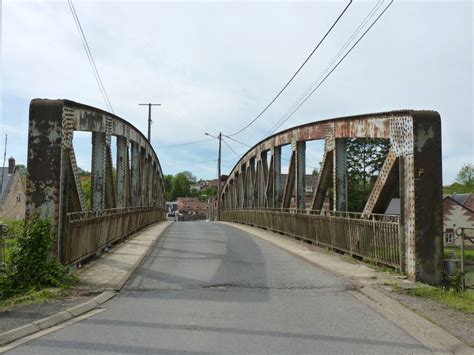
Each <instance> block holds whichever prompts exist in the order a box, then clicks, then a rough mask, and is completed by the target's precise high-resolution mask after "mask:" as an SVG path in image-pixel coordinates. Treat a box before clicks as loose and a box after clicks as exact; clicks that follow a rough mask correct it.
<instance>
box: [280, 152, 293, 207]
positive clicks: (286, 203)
mask: <svg viewBox="0 0 474 355" xmlns="http://www.w3.org/2000/svg"><path fill="white" fill-rule="evenodd" d="M295 160H296V152H295V151H294V150H293V151H292V152H291V159H290V167H289V169H288V178H287V179H286V185H285V191H284V193H283V205H282V209H287V208H290V206H291V197H292V196H294V190H295V176H296V173H295V170H296V168H295V165H296V162H295Z"/></svg>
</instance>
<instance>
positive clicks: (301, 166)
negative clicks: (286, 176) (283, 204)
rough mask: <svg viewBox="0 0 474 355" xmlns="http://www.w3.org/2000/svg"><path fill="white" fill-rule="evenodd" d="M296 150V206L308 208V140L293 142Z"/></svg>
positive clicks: (293, 147)
mask: <svg viewBox="0 0 474 355" xmlns="http://www.w3.org/2000/svg"><path fill="white" fill-rule="evenodd" d="M292 149H294V152H295V159H296V164H295V185H296V186H295V201H296V208H298V209H301V210H302V209H305V208H306V142H305V141H297V142H294V143H293V144H292Z"/></svg>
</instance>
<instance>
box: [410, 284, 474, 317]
mask: <svg viewBox="0 0 474 355" xmlns="http://www.w3.org/2000/svg"><path fill="white" fill-rule="evenodd" d="M406 292H407V293H408V294H411V295H413V296H416V297H422V298H429V299H432V300H436V301H439V302H441V303H444V304H445V305H447V306H448V307H451V308H453V309H456V310H458V311H462V312H465V313H474V293H471V292H468V291H465V292H457V291H453V290H449V291H446V290H444V289H440V288H434V287H417V288H414V289H410V290H407V291H406Z"/></svg>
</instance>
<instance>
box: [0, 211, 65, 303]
mask: <svg viewBox="0 0 474 355" xmlns="http://www.w3.org/2000/svg"><path fill="white" fill-rule="evenodd" d="M15 228H17V229H16V230H15V231H14V232H12V233H15V234H14V235H13V234H12V237H13V238H14V239H15V243H14V245H13V247H12V249H11V252H10V259H9V262H8V264H7V267H6V270H5V274H3V275H2V276H1V277H0V299H5V298H8V297H11V296H13V295H16V294H20V293H25V292H28V291H31V290H40V289H41V288H43V287H49V286H54V287H63V286H68V285H70V284H72V283H73V282H74V279H73V278H72V277H71V276H70V275H68V271H67V268H65V267H64V266H63V265H61V263H59V261H58V260H57V259H56V258H55V257H54V256H53V255H52V253H51V251H52V247H53V239H52V237H51V235H50V224H49V222H48V221H43V220H33V221H30V222H28V223H26V224H24V225H23V227H19V226H16V227H15Z"/></svg>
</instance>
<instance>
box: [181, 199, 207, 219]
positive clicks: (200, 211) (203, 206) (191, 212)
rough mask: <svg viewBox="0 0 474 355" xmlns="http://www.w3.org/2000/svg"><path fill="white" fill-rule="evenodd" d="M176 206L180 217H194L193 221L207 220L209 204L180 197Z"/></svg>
mask: <svg viewBox="0 0 474 355" xmlns="http://www.w3.org/2000/svg"><path fill="white" fill-rule="evenodd" d="M176 204H177V211H178V215H186V216H193V218H192V219H206V216H207V210H208V208H209V206H208V204H207V202H201V201H199V199H197V198H195V197H178V198H177V200H176ZM186 220H188V219H186Z"/></svg>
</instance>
